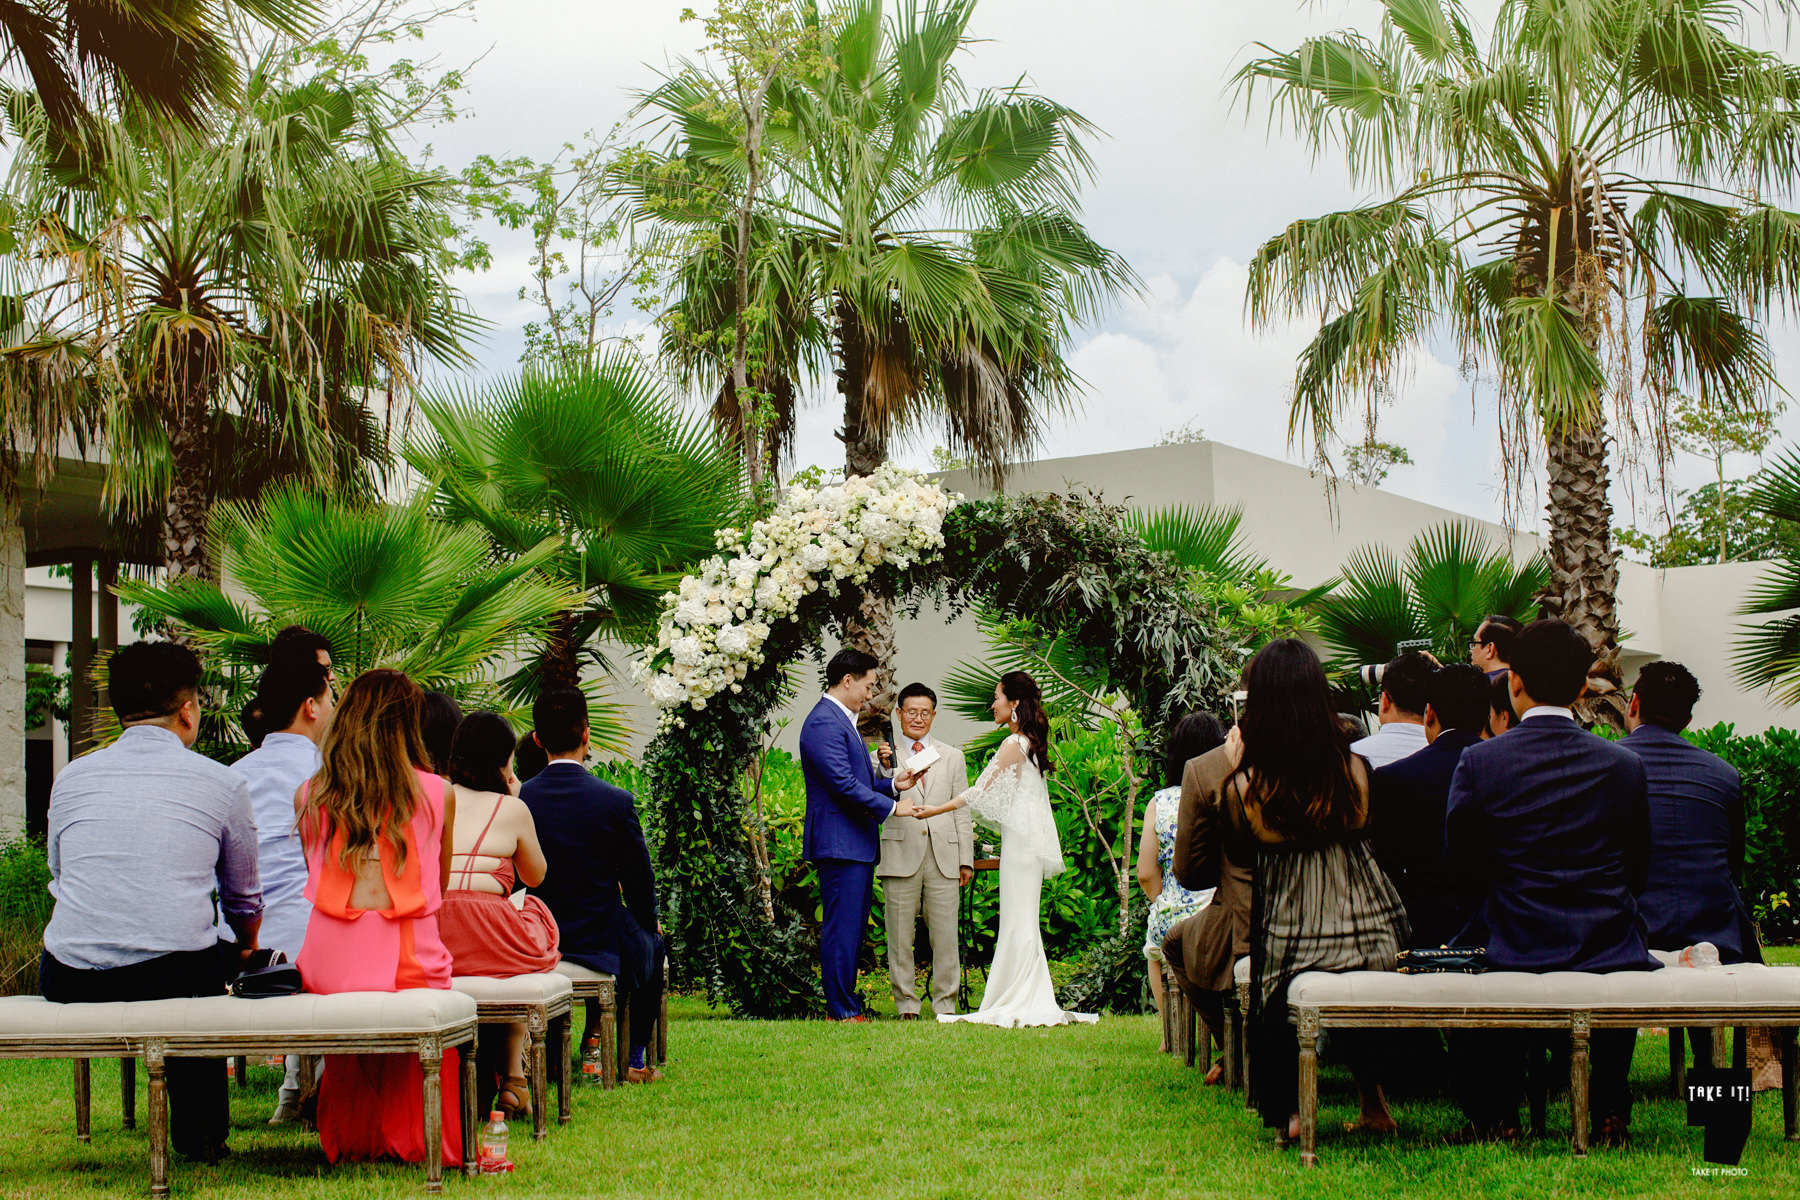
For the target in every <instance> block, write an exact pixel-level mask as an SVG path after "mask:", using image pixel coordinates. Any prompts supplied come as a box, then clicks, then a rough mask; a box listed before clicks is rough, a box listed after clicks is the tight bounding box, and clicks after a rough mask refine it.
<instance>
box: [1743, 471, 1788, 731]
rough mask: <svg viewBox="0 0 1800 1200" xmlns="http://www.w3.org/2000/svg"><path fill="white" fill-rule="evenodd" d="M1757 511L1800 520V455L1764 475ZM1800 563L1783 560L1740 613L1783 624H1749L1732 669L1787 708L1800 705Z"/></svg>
mask: <svg viewBox="0 0 1800 1200" xmlns="http://www.w3.org/2000/svg"><path fill="white" fill-rule="evenodd" d="M1750 506H1751V509H1752V510H1753V511H1755V512H1757V513H1760V514H1762V515H1764V516H1766V517H1768V518H1770V519H1771V520H1773V521H1779V522H1794V521H1800V455H1796V454H1795V453H1794V452H1793V451H1791V450H1790V451H1788V452H1787V453H1785V454H1783V455H1782V456H1781V457H1780V458H1779V459H1778V460H1777V461H1776V462H1774V463H1773V464H1771V465H1770V466H1769V467H1767V468H1765V469H1764V470H1763V471H1762V473H1761V474H1760V475H1758V477H1757V480H1756V483H1755V485H1754V486H1753V487H1752V488H1751V490H1750ZM1796 609H1800V560H1796V559H1795V558H1793V557H1792V556H1783V557H1781V558H1778V559H1776V560H1775V562H1774V563H1773V564H1772V565H1771V567H1770V570H1769V574H1768V575H1767V576H1766V577H1765V578H1764V579H1763V581H1762V582H1761V583H1760V584H1759V585H1758V586H1757V587H1756V589H1755V590H1754V591H1752V592H1751V593H1750V595H1749V596H1748V597H1747V598H1746V599H1745V602H1744V606H1743V607H1742V608H1741V609H1739V610H1738V611H1739V612H1741V613H1743V614H1744V615H1746V616H1777V615H1779V619H1778V620H1773V621H1765V622H1762V623H1760V624H1756V625H1745V626H1742V627H1741V632H1740V633H1739V635H1738V638H1737V645H1736V653H1735V654H1734V655H1733V656H1732V660H1731V662H1732V668H1733V670H1734V671H1735V672H1736V673H1737V677H1738V679H1739V681H1741V682H1742V683H1743V684H1744V685H1745V686H1746V687H1757V688H1767V689H1769V691H1770V692H1771V693H1772V694H1773V695H1774V696H1775V698H1776V699H1778V700H1780V701H1781V702H1782V703H1783V704H1800V613H1796V612H1795V610H1796Z"/></svg>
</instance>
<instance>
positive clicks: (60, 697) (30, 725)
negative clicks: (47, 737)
mask: <svg viewBox="0 0 1800 1200" xmlns="http://www.w3.org/2000/svg"><path fill="white" fill-rule="evenodd" d="M52 717H54V718H56V719H57V720H58V721H67V720H68V719H69V673H68V672H67V671H52V670H51V669H50V668H49V667H47V666H45V665H44V664H43V663H26V664H25V728H26V729H27V730H30V729H36V728H37V727H38V726H39V725H42V724H43V723H44V722H45V721H48V720H49V719H50V718H52Z"/></svg>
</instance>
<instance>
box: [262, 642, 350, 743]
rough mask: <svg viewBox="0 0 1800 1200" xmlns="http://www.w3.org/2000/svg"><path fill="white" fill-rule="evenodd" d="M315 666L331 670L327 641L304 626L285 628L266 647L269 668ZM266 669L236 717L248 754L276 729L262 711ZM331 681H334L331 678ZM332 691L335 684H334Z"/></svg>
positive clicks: (265, 668) (329, 650)
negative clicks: (256, 692) (241, 729)
mask: <svg viewBox="0 0 1800 1200" xmlns="http://www.w3.org/2000/svg"><path fill="white" fill-rule="evenodd" d="M314 662H316V663H318V664H319V665H320V666H322V667H324V668H325V669H326V670H330V669H331V640H330V639H329V638H327V637H325V636H324V635H323V634H318V633H314V632H313V631H312V630H310V629H308V628H307V627H306V626H304V625H289V626H287V627H286V628H285V629H282V630H281V631H280V632H278V633H277V634H276V635H275V640H274V641H272V642H270V643H269V667H274V666H276V665H277V664H281V665H283V666H290V665H292V664H295V663H300V664H306V663H314ZM269 667H264V668H263V675H262V678H261V679H259V680H258V681H257V685H256V686H257V691H258V693H259V694H258V695H256V696H253V697H251V699H250V701H249V702H248V703H247V704H245V705H244V707H243V708H242V709H241V710H240V711H239V713H238V724H239V725H240V726H241V727H242V728H243V731H244V737H245V738H246V739H247V740H248V741H249V742H250V748H251V749H252V750H260V749H262V744H263V738H264V737H265V736H266V735H268V734H269V733H271V732H273V731H274V730H276V729H279V728H280V726H279V725H272V724H271V723H270V722H269V719H268V717H267V716H266V715H265V714H264V713H263V710H262V696H261V694H260V693H261V691H262V687H263V683H264V681H265V680H267V678H268V675H269ZM334 678H335V677H334ZM333 686H334V687H335V686H336V684H335V683H334V684H333Z"/></svg>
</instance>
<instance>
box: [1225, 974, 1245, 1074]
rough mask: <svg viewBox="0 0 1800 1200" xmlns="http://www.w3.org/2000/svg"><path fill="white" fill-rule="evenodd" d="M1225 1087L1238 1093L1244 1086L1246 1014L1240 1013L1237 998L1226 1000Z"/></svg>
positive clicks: (1230, 997)
mask: <svg viewBox="0 0 1800 1200" xmlns="http://www.w3.org/2000/svg"><path fill="white" fill-rule="evenodd" d="M1224 1007H1225V1087H1226V1090H1228V1091H1236V1090H1237V1089H1238V1088H1240V1087H1243V1086H1244V1014H1243V1013H1241V1012H1239V1011H1238V1006H1237V997H1236V996H1235V995H1228V996H1227V997H1226V998H1225V1005H1224Z"/></svg>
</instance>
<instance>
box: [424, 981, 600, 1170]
mask: <svg viewBox="0 0 1800 1200" xmlns="http://www.w3.org/2000/svg"><path fill="white" fill-rule="evenodd" d="M450 986H451V988H452V989H454V990H456V991H458V992H461V993H462V994H463V995H465V996H468V997H470V998H471V999H473V1000H474V1001H475V1017H476V1020H477V1021H479V1022H480V1023H481V1024H483V1025H514V1024H517V1025H523V1026H525V1033H526V1036H527V1038H528V1039H529V1041H528V1044H527V1049H526V1054H527V1059H526V1061H527V1063H528V1064H529V1066H530V1070H531V1134H532V1137H534V1138H536V1139H537V1140H538V1141H540V1142H541V1141H543V1140H544V1137H545V1133H546V1131H547V1129H548V1126H549V1119H550V1117H549V1113H548V1111H547V1110H548V1109H549V1107H550V1088H549V1082H548V1079H547V1075H548V1071H547V1069H546V1068H547V1059H548V1058H549V1054H548V1051H547V1048H546V1046H545V1041H546V1039H547V1036H548V1034H549V1032H550V1030H551V1028H552V1026H554V1028H555V1029H556V1031H557V1035H556V1039H555V1044H556V1049H557V1055H558V1059H559V1061H560V1062H561V1064H562V1065H561V1066H560V1067H559V1068H557V1072H556V1099H557V1114H556V1123H557V1124H559V1125H567V1124H568V1123H569V1020H570V1011H569V1010H570V1009H571V1008H573V1007H574V1004H575V985H574V982H573V981H572V980H570V979H569V977H568V976H566V975H559V974H554V973H546V974H542V975H514V976H512V977H510V978H507V979H491V978H489V977H487V976H485V975H458V976H457V977H456V978H455V979H452V980H451V981H450Z"/></svg>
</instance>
